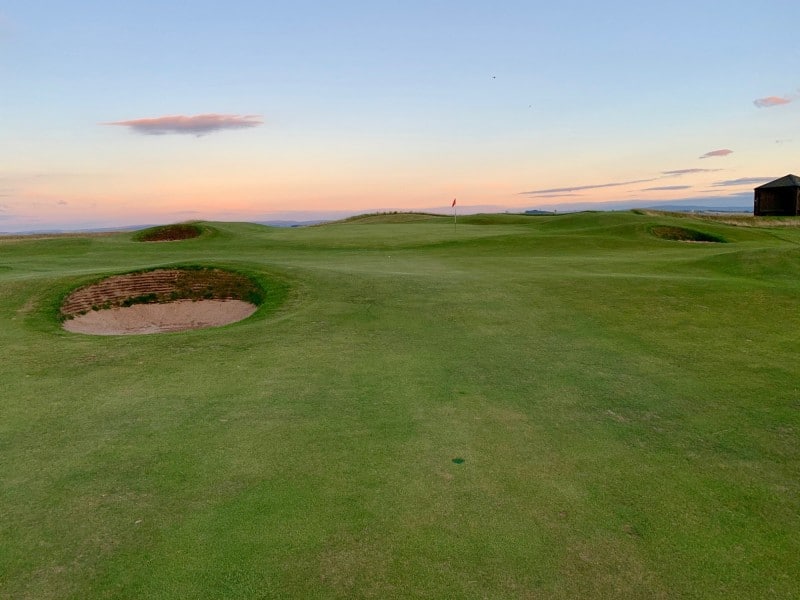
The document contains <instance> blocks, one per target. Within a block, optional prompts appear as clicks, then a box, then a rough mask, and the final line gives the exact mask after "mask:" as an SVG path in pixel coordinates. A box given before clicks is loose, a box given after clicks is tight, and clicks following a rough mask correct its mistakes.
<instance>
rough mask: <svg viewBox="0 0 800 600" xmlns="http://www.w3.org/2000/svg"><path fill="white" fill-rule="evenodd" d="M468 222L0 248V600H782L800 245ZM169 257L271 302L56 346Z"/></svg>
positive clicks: (504, 219) (596, 223) (786, 588)
mask: <svg viewBox="0 0 800 600" xmlns="http://www.w3.org/2000/svg"><path fill="white" fill-rule="evenodd" d="M390 217H393V218H390ZM459 219H460V220H459V225H458V228H457V229H455V230H454V228H453V224H452V221H451V220H449V219H447V218H442V217H435V216H425V217H423V218H418V219H408V218H403V219H399V220H400V221H401V222H397V221H398V218H397V216H396V215H394V216H390V215H387V218H386V219H380V218H378V217H376V216H372V217H371V218H370V219H369V222H368V223H364V222H360V221H353V222H350V223H337V224H332V225H328V226H321V227H310V228H296V229H275V228H268V227H261V226H257V225H250V224H223V223H206V224H204V225H203V226H204V228H206V234H205V235H203V236H202V237H200V238H195V239H191V240H185V241H180V242H171V243H169V244H142V243H137V242H135V241H134V239H133V237H134V236H133V235H132V234H119V235H113V236H86V237H64V238H58V237H56V238H47V239H30V240H26V239H2V238H0V346H1V347H2V348H3V352H4V359H3V361H2V363H0V381H2V383H3V394H2V398H3V400H2V402H0V480H1V481H2V485H1V486H0V515H1V516H2V518H1V519H0V597H9V598H271V597H274V598H285V597H298V598H305V597H308V598H354V597H363V598H389V597H396V598H402V597H407V598H411V597H429V598H439V597H441V598H445V597H448V598H450V597H452V598H510V597H530V598H540V597H541V598H576V597H586V598H590V597H591V598H676V597H681V598H753V597H771V598H792V597H796V591H797V589H798V588H799V587H800V575H798V573H800V449H799V448H798V443H797V440H798V431H800V399H798V398H800V389H799V388H800V385H798V382H799V381H800V364H798V361H797V356H798V355H800V352H799V351H800V341H798V339H799V338H798V336H797V331H798V330H800V312H799V311H798V310H797V305H798V298H800V277H799V276H800V246H798V243H800V230H797V229H792V228H787V229H775V228H774V227H772V226H771V227H770V228H769V229H768V230H767V229H759V228H758V227H752V226H748V227H746V228H742V227H734V226H731V225H726V224H723V223H719V222H713V221H700V220H695V219H689V218H679V217H674V216H670V215H652V214H633V213H585V214H576V215H559V216H541V217H524V216H514V215H498V216H496V217H492V216H475V217H464V218H463V219H462V218H459ZM771 225H772V224H771ZM654 226H664V227H684V228H689V229H693V230H701V231H703V232H706V233H708V234H711V235H716V236H719V237H721V238H723V239H725V240H726V241H727V243H725V244H688V243H683V242H678V241H669V240H664V239H660V238H658V237H656V236H654V235H652V233H651V231H652V228H653V227H654ZM170 264H198V265H200V264H213V265H215V266H228V267H230V268H235V269H238V270H242V271H244V272H247V273H248V274H250V275H252V276H253V277H256V278H258V280H259V281H260V282H261V283H262V285H263V286H264V288H265V290H266V293H267V302H266V303H265V306H264V307H263V308H262V309H261V310H259V311H258V312H257V313H256V314H255V315H254V316H253V317H250V318H248V319H246V320H245V321H242V322H239V323H236V324H233V325H230V326H226V327H222V328H218V329H207V330H198V331H190V332H183V333H174V334H163V335H154V336H153V335H151V336H130V337H125V336H112V337H93V336H85V335H79V334H69V333H66V332H64V331H62V330H61V329H60V328H59V323H58V320H57V316H56V315H57V308H58V300H59V298H61V297H63V295H64V294H65V293H67V292H68V291H69V290H70V289H72V288H73V287H74V286H77V285H79V284H80V283H82V282H85V281H87V280H91V279H96V278H98V277H99V276H101V275H105V274H112V273H119V272H127V271H132V270H136V269H147V268H153V267H161V266H168V265H170ZM271 289H272V290H273V292H274V294H273V295H270V290H271ZM454 458H463V459H464V462H463V463H461V464H457V463H454V462H453V459H454Z"/></svg>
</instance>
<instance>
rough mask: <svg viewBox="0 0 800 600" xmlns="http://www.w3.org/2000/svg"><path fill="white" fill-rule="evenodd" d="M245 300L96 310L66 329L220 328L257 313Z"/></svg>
mask: <svg viewBox="0 0 800 600" xmlns="http://www.w3.org/2000/svg"><path fill="white" fill-rule="evenodd" d="M256 308H257V307H256V306H255V305H253V304H250V303H249V302H243V301H241V300H197V301H193V300H177V301H175V302H166V303H164V304H134V305H133V306H123V307H118V308H109V309H106V310H93V311H91V312H87V313H84V314H82V315H78V316H76V317H74V318H72V319H70V320H68V321H65V322H64V329H66V330H67V331H71V332H73V333H88V334H92V335H141V334H146V333H164V332H167V331H184V330H186V329H203V328H205V327H218V326H220V325H227V324H228V323H235V322H236V321H241V320H242V319H245V318H247V317H249V316H250V315H252V314H253V313H254V312H255V311H256Z"/></svg>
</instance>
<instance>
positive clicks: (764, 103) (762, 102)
mask: <svg viewBox="0 0 800 600" xmlns="http://www.w3.org/2000/svg"><path fill="white" fill-rule="evenodd" d="M791 101H792V98H786V97H783V96H767V97H766V98H758V99H756V100H753V104H755V105H756V106H757V107H758V108H770V107H772V106H780V105H781V104H789V102H791Z"/></svg>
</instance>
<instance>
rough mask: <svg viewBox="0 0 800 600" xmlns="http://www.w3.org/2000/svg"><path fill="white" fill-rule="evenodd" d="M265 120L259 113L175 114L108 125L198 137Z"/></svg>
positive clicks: (157, 133) (257, 123) (260, 123)
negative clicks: (189, 115) (188, 115)
mask: <svg viewBox="0 0 800 600" xmlns="http://www.w3.org/2000/svg"><path fill="white" fill-rule="evenodd" d="M263 123H264V121H263V120H262V119H261V117H260V116H259V115H220V114H215V113H210V114H205V115H194V116H191V117H187V116H184V115H174V116H167V117H154V118H149V119H132V120H129V121H114V122H112V123H106V125H120V126H123V127H129V128H130V129H131V131H135V132H136V133H142V134H145V135H166V134H170V133H175V134H188V135H196V136H198V137H200V136H202V135H207V134H209V133H214V132H215V131H222V130H224V129H247V128H250V127H258V126H259V125H262V124H263Z"/></svg>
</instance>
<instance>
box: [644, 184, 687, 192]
mask: <svg viewBox="0 0 800 600" xmlns="http://www.w3.org/2000/svg"><path fill="white" fill-rule="evenodd" d="M690 187H692V186H690V185H660V186H658V187H649V188H644V189H643V190H642V191H643V192H660V191H668V190H688V189H689V188H690Z"/></svg>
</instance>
